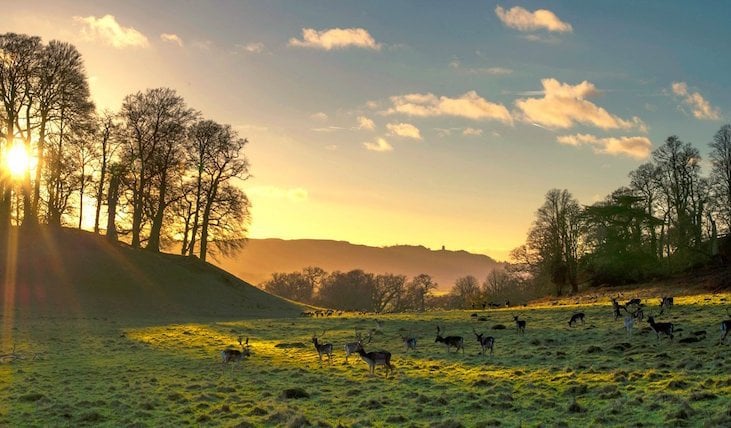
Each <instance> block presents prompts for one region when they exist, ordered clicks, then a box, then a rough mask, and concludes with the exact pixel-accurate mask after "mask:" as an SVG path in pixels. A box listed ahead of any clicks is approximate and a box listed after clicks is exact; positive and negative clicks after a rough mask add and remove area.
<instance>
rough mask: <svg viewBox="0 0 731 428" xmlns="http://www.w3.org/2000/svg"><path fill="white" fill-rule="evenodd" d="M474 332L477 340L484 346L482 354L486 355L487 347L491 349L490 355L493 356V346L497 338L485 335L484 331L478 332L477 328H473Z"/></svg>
mask: <svg viewBox="0 0 731 428" xmlns="http://www.w3.org/2000/svg"><path fill="white" fill-rule="evenodd" d="M472 332H473V333H474V334H475V338H476V339H477V342H478V343H479V344H480V347H481V348H482V352H481V353H482V355H485V349H488V348H489V349H490V355H491V356H492V351H493V347H494V346H495V338H494V337H492V336H485V334H484V333H479V334H478V333H477V331H475V329H474V328H473V329H472Z"/></svg>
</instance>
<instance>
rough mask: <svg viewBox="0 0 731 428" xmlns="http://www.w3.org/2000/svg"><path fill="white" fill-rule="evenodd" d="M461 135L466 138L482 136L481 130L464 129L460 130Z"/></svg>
mask: <svg viewBox="0 0 731 428" xmlns="http://www.w3.org/2000/svg"><path fill="white" fill-rule="evenodd" d="M462 135H464V136H467V137H479V136H480V135H482V129H478V128H465V129H463V130H462Z"/></svg>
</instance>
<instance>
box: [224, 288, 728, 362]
mask: <svg viewBox="0 0 731 428" xmlns="http://www.w3.org/2000/svg"><path fill="white" fill-rule="evenodd" d="M611 300H612V310H613V314H614V320H615V321H616V320H618V319H620V318H622V317H623V315H624V317H623V320H624V329H625V330H626V332H627V335H628V336H629V337H632V332H633V329H634V328H635V326H636V325H637V323H638V322H642V321H644V319H645V314H644V308H645V307H646V305H645V304H643V303H642V300H641V299H639V298H634V299H631V300H629V301H627V302H626V303H624V304H621V303H619V301H618V300H617V298H612V299H611ZM673 304H674V303H673V298H672V297H666V296H663V297H662V298H661V299H660V305H659V307H660V310H659V312H658V313H657V314H656V315H655V314H652V313H650V314H649V315H648V316H647V323H648V325H649V330H647V331H651V332H654V333H655V335H656V337H657V340H660V337H661V335H662V336H665V337H667V338H669V339H670V340H671V341H672V340H673V338H674V337H675V336H674V332H675V331H676V328H675V325H674V324H673V323H671V322H657V321H656V319H655V318H656V317H659V316H662V315H663V314H664V313H666V312H669V311H670V310H671V309H672V307H673ZM623 312H624V314H623ZM474 315H475V314H472V316H473V317H474ZM726 315H728V316H731V313H729V310H728V308H726ZM512 317H513V321H514V322H515V328H516V331H517V333H518V334H521V335H523V334H525V330H526V324H527V323H526V320H522V319H520V315H512ZM481 318H482V317H481ZM585 319H586V314H585V313H584V312H574V313H573V314H572V315H571V317H570V318H569V321H568V326H569V328H573V327H575V326H576V325H577V324H578V323H579V322H581V324H582V325H584V323H585ZM481 320H482V319H481ZM383 327H384V322H383V320H380V319H379V320H376V328H373V329H371V330H370V332H369V333H368V334H367V335H364V333H363V332H360V331H358V330H357V329H356V331H355V341H353V342H349V343H346V344H345V345H344V346H343V349H344V351H345V363H346V364H347V363H348V357H350V356H352V355H355V354H357V356H358V357H360V359H361V360H363V361H364V362H365V363H366V364H368V370H369V373H370V374H371V375H373V374H374V373H375V369H376V366H383V367H384V368H385V369H386V370H388V374H387V376H388V375H390V374H391V373H392V372H393V370H394V365H393V364H392V363H391V353H390V352H388V351H384V350H379V351H371V352H366V350H365V348H364V346H365V345H368V344H370V343H371V341H372V339H373V335H374V334H381V333H382V332H383ZM497 327H498V326H495V328H497ZM500 327H501V328H504V327H503V326H500ZM720 327H721V336H720V339H719V345H720V344H723V343H725V341H726V337H727V336H728V333H729V330H731V319H728V320H724V321H721V324H720ZM436 329H437V334H436V338H435V339H434V343H441V344H443V345H444V346H445V348H446V351H447V353H451V349H452V348H454V350H455V353H459V351H460V349H461V350H462V354H463V355H464V352H465V348H464V345H465V340H464V337H462V336H451V335H450V336H444V335H443V334H444V328H443V326H440V325H438V324H437V326H436ZM677 331H680V330H677ZM472 333H473V334H474V335H475V339H476V340H477V343H478V344H479V345H480V354H481V355H483V356H484V355H485V352H486V351H487V350H488V349H489V350H490V355H491V356H492V355H493V352H494V347H495V337H493V336H487V335H486V334H485V333H478V332H477V330H475V329H474V328H472ZM324 335H325V331H323V332H322V333H321V334H320V335H319V336H318V335H317V334H313V335H312V344H313V345H314V347H315V350H316V351H317V357H318V360H319V364H320V366H322V361H323V356H326V357H327V362H328V364H332V356H333V348H334V347H333V344H332V343H322V338H323V336H324ZM399 336H400V338H401V340H402V342H403V344H404V348H405V351H407V352H408V351H416V342H417V337H416V336H415V335H413V334H409V335H403V334H400V335H399ZM238 342H239V347H240V350H239V349H230V348H229V349H226V350H223V351H221V359H222V363H223V367H224V368H225V367H226V365H227V364H229V363H236V362H240V361H243V360H244V358H245V357H249V356H251V351H250V348H249V338H248V337H247V338H246V339H245V341H244V339H243V337H242V336H239V337H238ZM681 342H682V340H681Z"/></svg>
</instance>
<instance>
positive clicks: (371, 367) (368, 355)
mask: <svg viewBox="0 0 731 428" xmlns="http://www.w3.org/2000/svg"><path fill="white" fill-rule="evenodd" d="M358 345H359V346H358V350H357V352H358V355H360V359H361V360H363V361H365V362H366V364H368V372H369V373H370V374H371V375H374V374H375V373H376V366H384V367H386V368H387V369H388V373H387V374H386V376H388V375H390V374H391V372H392V371H393V369H394V366H393V364H391V353H390V352H388V351H374V352H366V351H365V349H363V345H362V344H358Z"/></svg>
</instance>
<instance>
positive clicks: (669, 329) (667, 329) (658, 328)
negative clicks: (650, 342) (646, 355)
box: [647, 315, 674, 340]
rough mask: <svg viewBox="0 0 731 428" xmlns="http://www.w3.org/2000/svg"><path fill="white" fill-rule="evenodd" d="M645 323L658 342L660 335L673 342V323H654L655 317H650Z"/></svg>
mask: <svg viewBox="0 0 731 428" xmlns="http://www.w3.org/2000/svg"><path fill="white" fill-rule="evenodd" d="M647 322H648V323H649V324H650V327H652V330H653V331H654V332H655V335H657V340H660V333H662V334H664V335H666V336H668V337H669V338H670V340H673V328H674V326H673V323H671V322H657V323H656V322H655V317H654V316H652V315H650V316H649V317H647Z"/></svg>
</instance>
